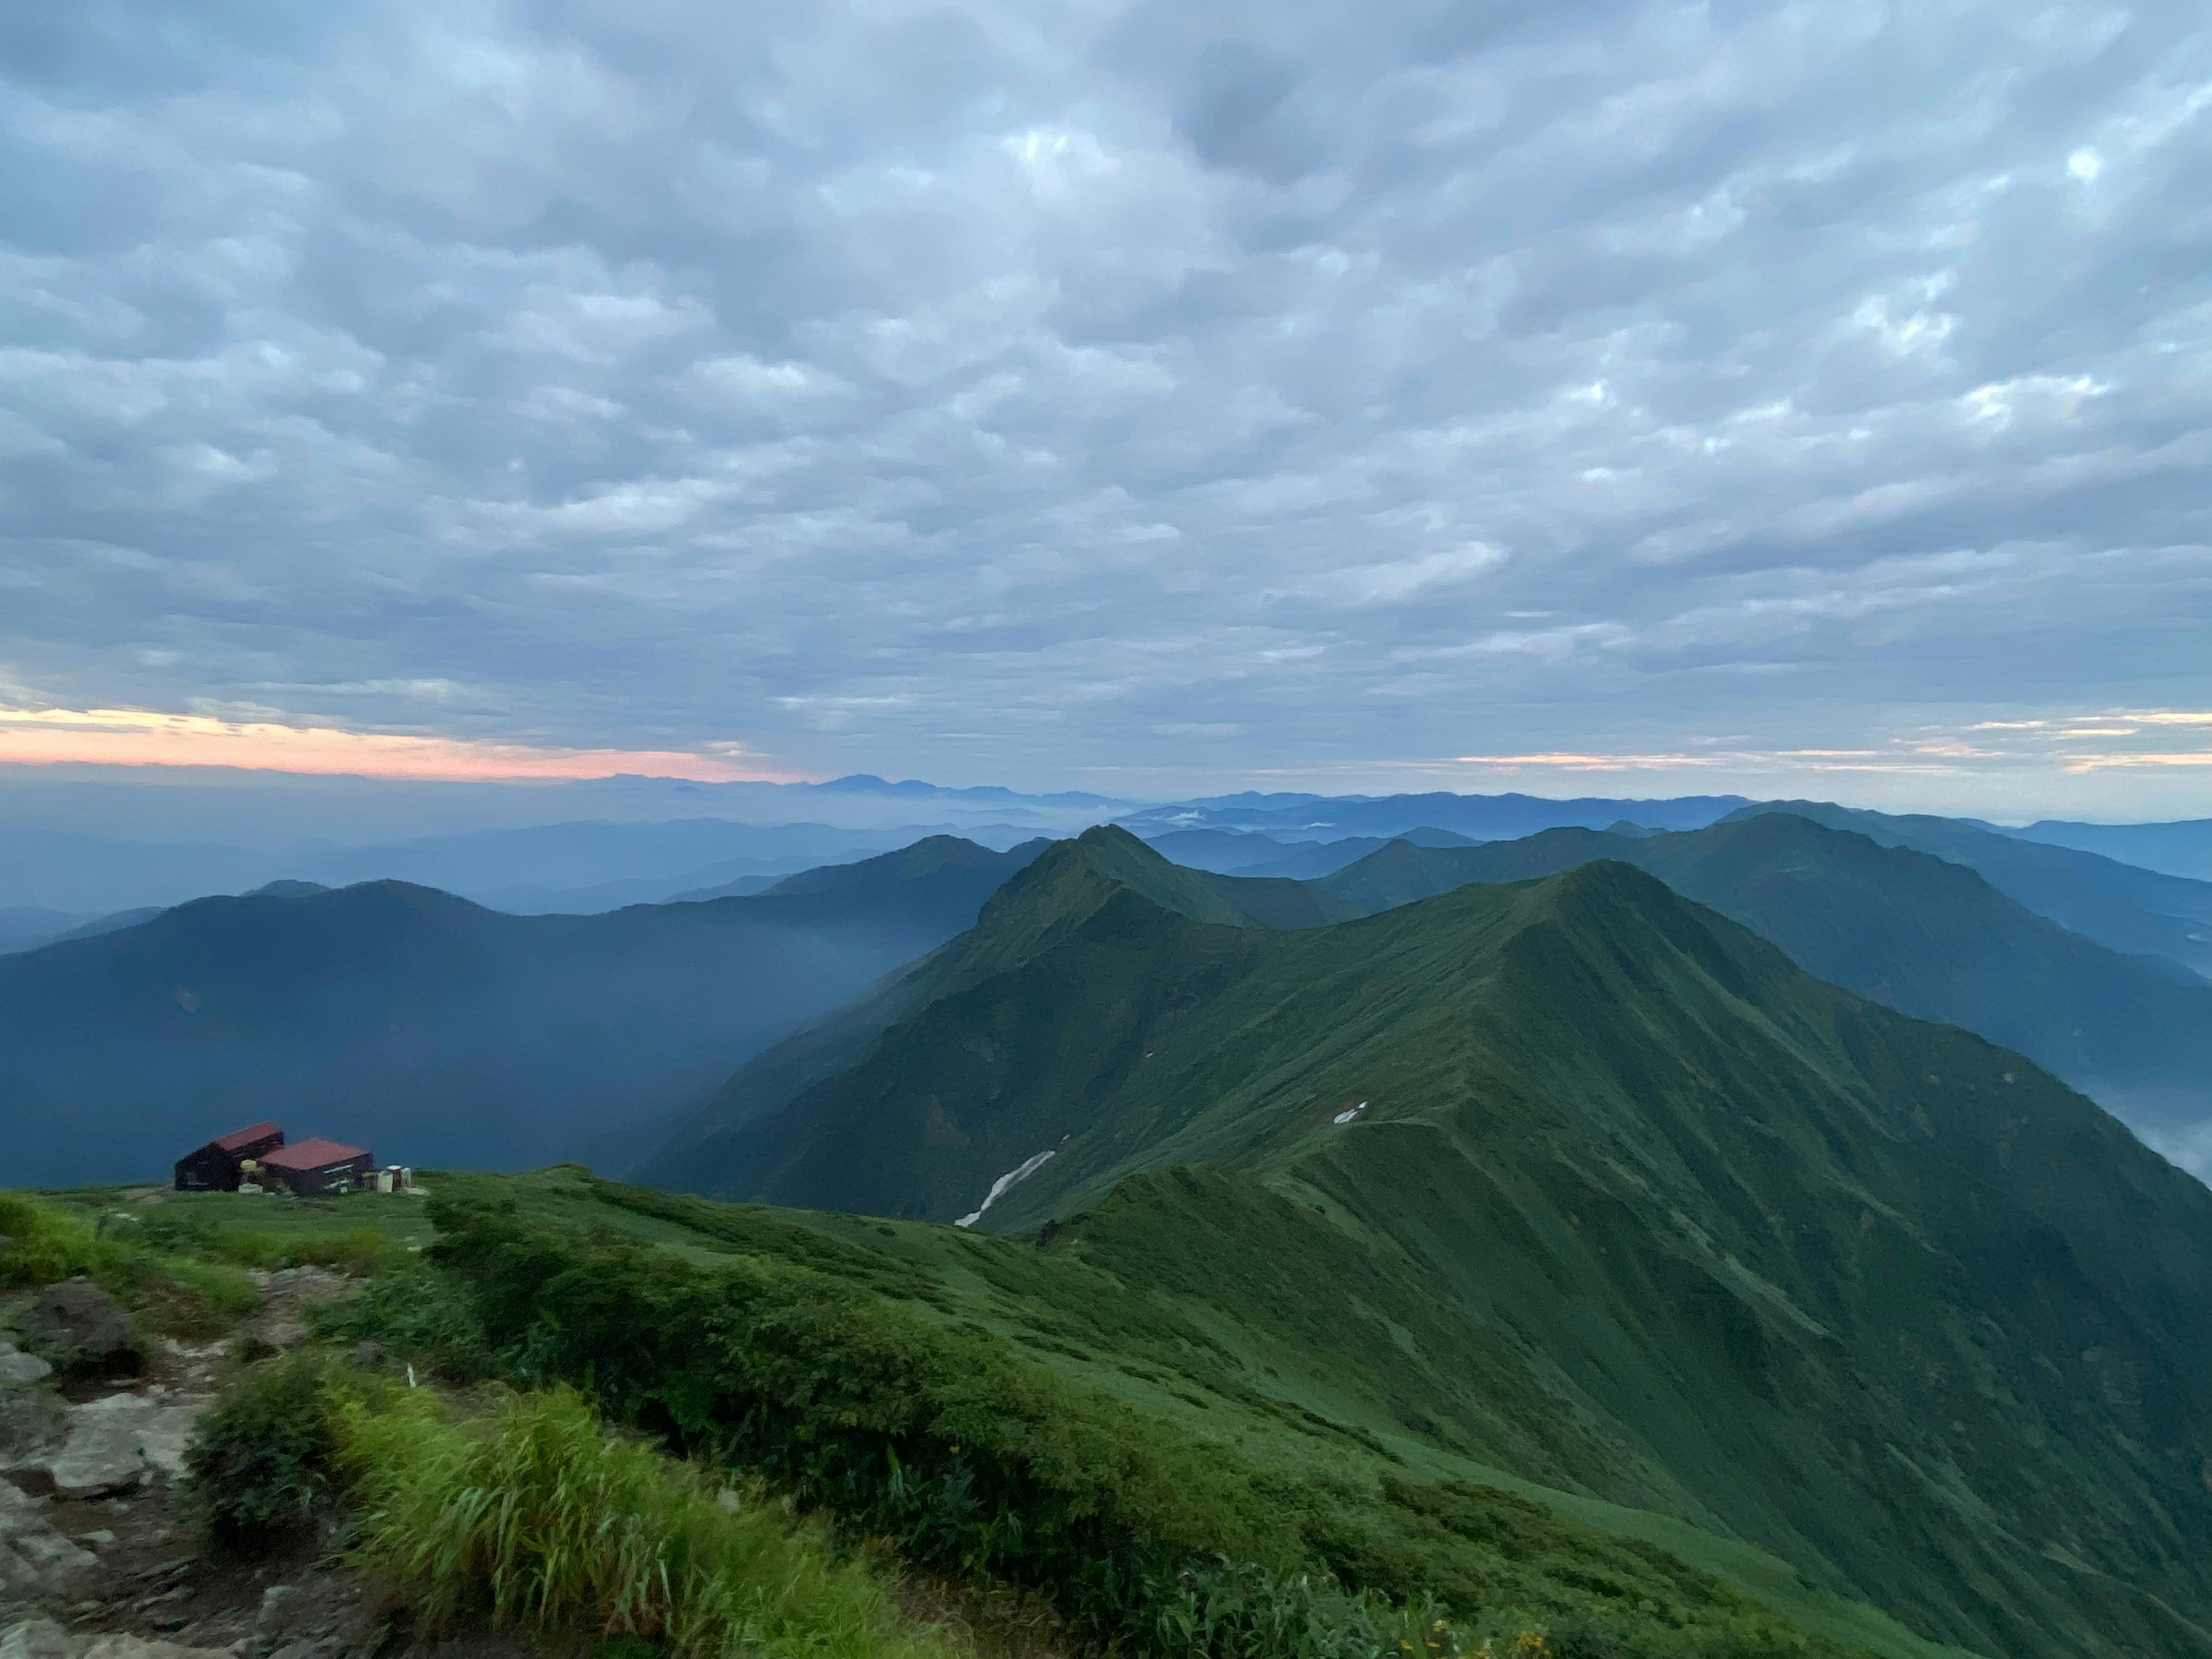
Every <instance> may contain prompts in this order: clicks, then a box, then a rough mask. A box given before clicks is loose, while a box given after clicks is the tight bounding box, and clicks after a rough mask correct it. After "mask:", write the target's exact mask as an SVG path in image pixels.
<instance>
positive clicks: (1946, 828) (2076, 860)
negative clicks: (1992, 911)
mask: <svg viewBox="0 0 2212 1659" xmlns="http://www.w3.org/2000/svg"><path fill="white" fill-rule="evenodd" d="M1766 811H1787V812H1794V813H1796V814H1797V815H1798V816H1799V817H1808V818H1812V819H1814V820H1815V821H1817V822H1819V823H1826V824H1831V825H1833V826H1834V827H1836V828H1838V829H1851V830H1856V831H1857V833H1858V834H1860V835H1863V836H1866V837H1868V838H1869V840H1871V841H1875V842H1880V843H1881V845H1882V846H1885V847H1910V848H1913V849H1914V850H1915V851H1917V852H1922V853H1932V854H1935V855H1936V857H1937V858H1941V859H1945V860H1949V861H1950V862H1952V863H1954V864H1963V865H1966V866H1968V867H1969V868H1971V869H1973V870H1977V871H1978V872H1981V874H1982V875H1983V876H1984V878H1986V879H1987V880H1988V881H1989V883H1990V885H1991V886H1993V887H1995V888H1996V889H1997V890H1998V891H2000V892H2002V893H2004V894H2006V895H2008V896H2010V897H2012V898H2014V899H2016V900H2018V901H2019V902H2021V903H2022V904H2024V905H2026V906H2027V908H2029V909H2031V910H2033V911H2034V912H2035V913H2036V914H2037V915H2039V916H2048V917H2049V918H2050V919H2051V921H2055V922H2057V924H2058V925H2059V926H2060V927H2064V928H2068V929H2070V930H2071V931H2072V932H2074V933H2080V934H2081V935H2082V937H2084V938H2085V939H2095V940H2096V941H2097V943H2099V944H2100V945H2106V946H2109V947H2110V948H2111V949H2112V950H2115V951H2129V952H2132V953H2136V954H2151V955H2157V956H2163V957H2171V958H2172V960H2174V961H2176V962H2179V963H2186V964H2187V965H2188V966H2190V967H2191V968H2192V969H2196V970H2197V972H2198V973H2200V974H2212V883H2208V882H2201V881H2189V880H2185V879H2183V878H2179V877H2176V876H2169V875H2162V874H2160V873H2159V872H2155V871H2152V870H2145V869H2140V868H2138V867H2136V866H2134V865H2129V864H2122V863H2120V862H2118V860H2114V859H2110V858H2106V857H2103V856H2101V855H2100V854H2095V853H2084V852H2080V851H2076V850H2075V849H2073V848H2065V847H2057V846H2050V845H2045V844H2043V843H2039V842H2032V841H2024V840H2022V839H2021V838H2020V837H2019V836H2010V835H2006V834H2003V833H2002V832H2000V831H1997V830H1994V829H1984V828H1983V827H1981V826H1980V825H1978V824H1972V823H1965V822H1963V821H1962V820H1960V819H1958V818H1937V817H1896V816H1892V815H1891V814H1888V813H1885V812H1860V811H1851V810H1850V808H1848V807H1842V806H1834V805H1829V804H1828V803H1826V802H1824V801H1775V802H1770V803H1768V804H1767V805H1763V806H1754V807H1747V808H1743V809H1741V810H1740V811H1739V812H1738V813H1737V814H1736V815H1735V816H1738V817H1742V816H1746V815H1747V814H1751V813H1758V812H1766Z"/></svg>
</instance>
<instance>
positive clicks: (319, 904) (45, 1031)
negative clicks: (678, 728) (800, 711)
mask: <svg viewBox="0 0 2212 1659" xmlns="http://www.w3.org/2000/svg"><path fill="white" fill-rule="evenodd" d="M1041 846H1042V842H1039V843H1036V845H1034V846H1031V847H1029V848H1018V849H1016V850H1014V851H1012V852H1008V853H999V852H994V851H992V850H991V849H989V848H983V847H980V846H977V845H975V843H973V842H965V841H960V840H957V839H953V838H950V837H938V838H933V839H930V840H926V841H923V842H920V843H917V844H916V845H915V846H913V847H909V848H905V849H904V850H902V851H901V852H898V853H895V854H887V855H884V856H883V857H879V858H876V859H872V860H865V861H862V862H860V863H857V864H853V865H847V866H836V867H835V868H832V869H828V870H817V871H812V872H808V873H807V874H805V876H803V877H801V878H797V879H796V880H795V881H794V882H793V883H791V884H789V886H790V890H788V891H774V892H769V893H765V894H763V895H760V896H757V897H750V898H729V899H722V900H717V901H714V902H705V903H696V904H672V905H659V906H642V907H635V908H629V909H624V910H620V911H616V912H613V913H611V914H607V915H592V916H530V917H526V916H513V915H502V914H500V913H498V912H495V911H491V910H487V909H484V908H480V907H478V906H477V905H474V904H471V903H469V902H465V901H464V900H462V899H459V898H456V897H453V896H451V895H449V894H446V893H442V892H439V891H435V890H430V889H427V888H423V887H420V886H414V885H410V884H405V883H400V882H391V881H380V882H372V883H368V884H362V885H358V886H353V887H348V888H344V889H341V890H315V889H313V888H312V887H306V886H303V885H301V884H290V885H289V886H286V887H283V888H280V889H278V890H274V891H270V892H264V893H262V894H259V895H257V896H249V897H241V898H210V899H203V900H199V901H197V902H192V903H190V904H185V905H180V906H178V907H176V908H173V909H169V910H166V911H163V912H161V913H160V914H159V915H155V917H154V918H153V919H151V920H150V921H145V922H143V923H141V924H139V925H137V926H134V927H125V928H122V929H120V930H118V931H114V932H111V933H105V934H102V935H100V936H99V937H96V938H90V939H82V940H77V941H73V942H69V943H62V944H54V945H46V946H44V947H42V948H40V949H37V950H33V951H28V952H25V953H21V954H17V955H14V956H9V957H0V1121H4V1122H6V1123H7V1124H8V1125H9V1131H8V1133H7V1135H6V1136H5V1137H0V1186H18V1185H27V1184H58V1183H77V1182H103V1181H106V1182H112V1181H122V1180H138V1179H145V1178H148V1177H154V1176H160V1175H161V1174H162V1173H163V1172H164V1171H165V1170H167V1166H168V1164H169V1163H170V1162H171V1160H173V1158H176V1157H178V1156H179V1155H180V1154H181V1153H182V1152H185V1151H187V1150H189V1149H190V1148H191V1146H196V1145H197V1144H198V1143H199V1142H200V1141H201V1140H204V1139H206V1138H207V1137H208V1136H209V1135H210V1134H213V1133H220V1132H222V1131H223V1130H225V1129H228V1128H232V1127H236V1125H237V1124H239V1123H243V1122H250V1121H254V1120H255V1119H258V1118H264V1117H273V1118H276V1119H279V1120H280V1121H283V1122H285V1123H286V1125H287V1126H288V1127H290V1128H291V1129H293V1130H294V1132H295V1133H302V1132H313V1133H323V1134H326V1135H330V1136H331V1137H333V1138H335V1139H341V1140H348V1141H352V1142H356V1143H357V1144H368V1146H370V1148H371V1150H372V1151H374V1152H377V1153H378V1154H379V1156H380V1157H385V1158H390V1159H392V1160H394V1161H400V1162H406V1163H410V1164H418V1165H430V1166H437V1165H459V1166H467V1167H492V1168H513V1167H516V1166H518V1165H521V1164H534V1163H543V1162H545V1161H547V1160H548V1159H551V1158H562V1157H568V1156H574V1155H576V1154H578V1153H579V1152H590V1153H592V1154H593V1155H595V1156H599V1158H602V1160H603V1161H614V1162H621V1161H627V1158H635V1157H636V1156H638V1155H640V1154H641V1153H642V1152H643V1151H644V1150H646V1148H647V1146H649V1145H650V1144H651V1140H650V1139H644V1138H645V1137H647V1136H649V1135H651V1134H652V1133H653V1131H652V1129H651V1127H650V1126H651V1125H653V1122H654V1121H655V1120H656V1118H657V1117H658V1116H659V1115H662V1114H665V1113H667V1112H669V1111H671V1110H672V1109H676V1108H677V1107H678V1106H680V1105H682V1104H683V1103H685V1102H686V1101H688V1100H690V1099H692V1098H694V1097H696V1096H698V1095H699V1094H701V1093H702V1091H706V1090H707V1089H708V1088H709V1087H710V1086H711V1085H714V1083H715V1082H716V1081H717V1080H718V1079H721V1078H724V1077H726V1076H727V1075H728V1073H729V1072H730V1070H731V1068H732V1066H736V1065H737V1064H738V1063H739V1062H740V1061H742V1060H744V1059H745V1058H746V1057H747V1056H748V1055H750V1054H752V1053H754V1052H755V1051H757V1049H759V1048H762V1047H763V1046H765V1045H767V1044H768V1043H769V1042H774V1041H775V1040H776V1039H777V1038H778V1037H780V1036H783V1035H784V1034H785V1033H786V1032H787V1031H789V1030H792V1029H793V1027H794V1026H797V1025H799V1024H802V1023H803V1022H805V1021H807V1020H810V1019H812V1018H816V1017H817V1016H819V1015H821V1014H822V1013H823V1012H826V1011H828V1010H829V1009H832V1008H834V1007H836V1006H837V1005H839V1004H840V1003H842V1002H844V1001H845V1000H848V998H850V997H851V996H852V995H853V994H854V993H855V992H857V991H859V990H860V988H861V987H864V986H866V984H868V983H869V982H870V981H872V980H875V979H876V978H878V976H879V975H883V974H884V973H886V972H888V971H890V970H891V969H895V968H896V967H898V966H899V965H900V964H902V963H907V962H909V961H911V960H913V959H914V958H915V957H918V956H921V955H922V954H923V953H924V952H926V951H929V950H931V949H933V947H935V946H937V945H940V944H942V943H943V942H944V941H945V940H946V939H951V938H952V937H953V936H955V935H956V934H957V933H961V932H962V931H963V929H964V928H966V927H968V926H969V923H970V922H972V921H974V920H975V915H976V912H977V910H978V908H979V907H980V906H981V904H982V902H983V901H984V900H985V898H986V897H987V896H989V894H990V893H991V892H992V891H993V890H995V889H996V888H997V887H998V885H999V884H1000V883H1001V882H1002V881H1004V880H1005V878H1006V876H1007V875H1008V874H1009V873H1011V872H1012V871H1014V870H1017V869H1018V868H1020V867H1021V866H1023V865H1024V863H1026V862H1027V861H1028V860H1029V859H1030V857H1032V856H1034V855H1035V853H1036V850H1037V849H1038V848H1040V847H1041ZM625 1152H627V1158H625V1157H624V1153H625ZM610 1153H611V1154H612V1158H610V1157H609V1154H610Z"/></svg>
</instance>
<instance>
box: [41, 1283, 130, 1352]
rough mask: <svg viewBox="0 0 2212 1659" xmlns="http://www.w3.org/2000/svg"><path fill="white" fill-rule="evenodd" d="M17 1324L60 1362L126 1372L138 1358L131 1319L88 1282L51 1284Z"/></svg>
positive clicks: (98, 1287) (101, 1291)
mask: <svg viewBox="0 0 2212 1659" xmlns="http://www.w3.org/2000/svg"><path fill="white" fill-rule="evenodd" d="M15 1323H16V1325H17V1327H18V1328H20V1329H21V1331H22V1333H23V1334H24V1335H25V1336H27V1337H28V1338H29V1339H30V1340H31V1341H32V1342H33V1343H34V1344H35V1345H36V1346H39V1347H41V1348H43V1349H45V1350H46V1352H48V1353H50V1354H51V1355H52V1357H53V1358H54V1360H55V1361H56V1363H58V1364H64V1365H68V1366H72V1367H82V1368H86V1369H89V1370H128V1369H130V1368H131V1365H132V1364H135V1363H136V1362H137V1358H138V1340H137V1337H136V1336H134V1335H133V1334H131V1321H130V1320H129V1319H128V1318H127V1317H125V1315H124V1312H123V1310H122V1309H120V1308H118V1307H117V1306H116V1305H115V1300H114V1298H113V1297H111V1296H109V1295H108V1294H107V1292H106V1291H103V1290H101V1289H100V1286H99V1285H95V1284H94V1283H93V1282H92V1281H91V1280H90V1279H82V1278H80V1279H64V1280H62V1281H61V1283H60V1284H58V1285H48V1286H46V1289H45V1290H44V1291H41V1292H40V1295H39V1299H38V1300H37V1301H35V1302H33V1304H31V1305H30V1307H29V1308H27V1310H24V1312H23V1313H22V1314H21V1316H19V1317H18V1318H17V1319H16V1321H15Z"/></svg>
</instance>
